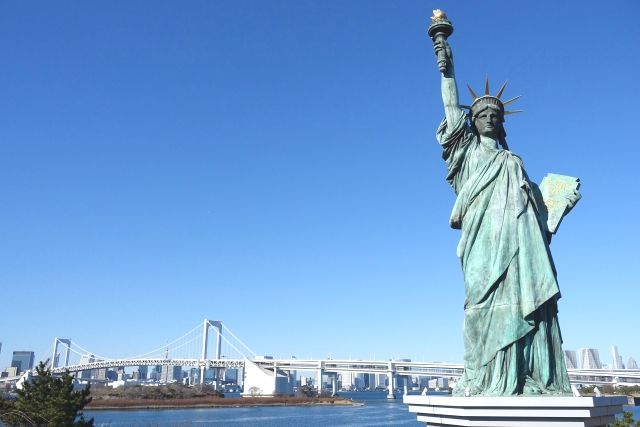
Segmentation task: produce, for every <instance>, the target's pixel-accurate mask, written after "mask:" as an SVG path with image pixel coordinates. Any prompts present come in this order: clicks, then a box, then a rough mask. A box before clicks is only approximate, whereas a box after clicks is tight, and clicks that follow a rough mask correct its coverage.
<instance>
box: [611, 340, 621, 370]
mask: <svg viewBox="0 0 640 427" xmlns="http://www.w3.org/2000/svg"><path fill="white" fill-rule="evenodd" d="M611 354H612V356H613V369H624V362H623V361H622V356H620V353H618V347H617V346H615V345H614V346H613V347H611Z"/></svg>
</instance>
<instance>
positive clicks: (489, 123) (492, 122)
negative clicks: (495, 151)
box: [473, 108, 502, 139]
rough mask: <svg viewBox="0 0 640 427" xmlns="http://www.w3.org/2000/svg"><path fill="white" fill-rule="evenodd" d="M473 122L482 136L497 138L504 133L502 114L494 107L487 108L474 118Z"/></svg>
mask: <svg viewBox="0 0 640 427" xmlns="http://www.w3.org/2000/svg"><path fill="white" fill-rule="evenodd" d="M473 124H474V125H475V127H476V129H478V133H479V134H480V135H482V136H488V137H490V138H494V139H497V138H498V137H499V136H500V134H501V133H502V115H501V114H500V111H498V110H495V109H493V108H485V109H484V110H482V111H480V112H479V113H478V115H477V116H476V117H475V118H474V119H473Z"/></svg>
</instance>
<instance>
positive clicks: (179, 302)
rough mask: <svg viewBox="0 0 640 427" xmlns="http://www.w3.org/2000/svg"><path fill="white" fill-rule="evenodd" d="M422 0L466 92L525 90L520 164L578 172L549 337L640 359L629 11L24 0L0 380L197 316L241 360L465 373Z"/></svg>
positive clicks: (7, 181)
mask: <svg viewBox="0 0 640 427" xmlns="http://www.w3.org/2000/svg"><path fill="white" fill-rule="evenodd" d="M437 7H440V8H442V9H444V10H445V11H446V12H447V14H448V15H449V17H450V18H451V20H452V22H453V25H454V27H455V32H454V33H453V35H452V36H451V39H450V42H451V45H452V47H453V50H454V54H455V59H456V67H457V69H456V73H457V76H458V80H459V82H460V84H461V85H464V84H465V83H466V82H469V83H470V84H471V86H472V87H474V88H478V87H481V85H482V84H483V82H484V79H485V76H489V78H490V82H491V84H492V87H493V88H494V90H495V88H497V87H498V86H499V85H500V84H501V83H502V82H503V81H504V80H507V79H508V81H509V84H508V86H507V89H506V91H505V96H508V97H511V96H516V95H523V97H522V98H521V100H520V101H519V102H518V108H522V109H524V110H525V112H524V113H522V114H518V115H515V116H509V117H507V122H506V130H507V133H508V137H507V138H508V141H509V146H510V148H511V150H513V151H514V152H515V153H517V154H519V155H520V156H522V158H523V160H524V164H525V167H526V170H527V171H528V173H529V174H530V178H531V179H532V180H534V181H536V182H540V180H541V179H542V177H543V176H544V175H545V174H546V173H549V172H553V173H560V174H565V175H572V176H577V177H580V179H581V181H582V188H581V191H582V194H583V199H582V200H581V201H580V203H579V204H578V205H577V207H576V208H575V209H574V211H572V212H571V213H570V214H569V215H568V216H567V218H566V219H565V220H564V221H563V223H562V225H561V227H560V229H559V231H558V234H557V235H556V236H555V237H554V238H553V242H552V244H551V250H552V253H553V256H554V260H555V264H556V267H557V270H558V281H559V285H560V289H561V292H562V298H561V299H560V301H559V310H560V313H559V321H560V326H561V329H562V335H563V338H564V345H563V348H564V349H573V350H578V349H579V348H585V347H590V348H598V349H600V351H601V356H602V359H603V362H606V363H611V360H610V359H611V355H610V353H611V352H610V350H609V349H610V348H611V346H612V345H617V346H618V350H619V352H620V355H621V356H622V357H623V359H624V360H625V361H626V360H627V359H628V357H630V356H632V357H634V358H635V359H638V358H640V342H638V340H637V339H634V338H635V334H634V333H633V332H634V330H633V325H632V323H633V320H632V319H633V317H632V314H633V313H636V311H637V304H638V301H640V286H639V283H638V279H637V271H636V265H637V260H636V259H637V257H638V256H637V255H638V246H637V245H638V242H639V241H640V231H639V229H638V227H637V224H636V222H637V221H636V218H635V217H636V212H635V205H636V200H638V199H639V198H640V197H639V196H640V194H639V192H640V190H639V187H638V185H637V184H636V181H637V177H636V175H637V174H636V171H637V169H638V165H637V162H638V159H639V158H640V148H639V144H638V141H637V139H638V138H637V131H636V122H637V118H636V115H637V114H636V111H637V105H636V104H637V100H638V99H639V96H638V95H640V81H639V79H638V78H637V76H636V74H637V70H638V69H640V61H639V57H638V55H637V46H638V45H639V44H640V28H639V27H638V25H637V22H636V20H637V17H638V16H640V13H639V12H640V5H639V4H638V3H637V2H633V1H614V2H612V3H611V2H610V3H607V5H606V7H603V5H602V3H598V2H595V1H583V2H580V3H574V2H563V3H558V2H551V1H540V2H529V3H527V2H525V3H510V2H500V1H494V0H491V1H487V2H482V3H470V2H467V1H462V0H460V1H447V2H444V3H441V4H438V3H430V2H424V1H417V0H415V1H414V0H407V1H403V2H391V1H377V0H366V1H365V0H354V1H349V2H344V1H338V0H325V1H307V0H296V1H294V0H276V1H270V2H262V1H257V0H239V1H235V0H234V1H224V0H220V1H215V2H209V1H195V0H194V1H183V2H175V1H174V2H171V1H161V2H149V1H135V0H134V1H128V2H120V3H109V2H105V3H94V2H74V3H52V2H44V1H25V2H8V3H4V4H2V6H0V54H1V55H2V58H3V67H0V150H1V153H0V154H1V155H0V182H1V183H2V184H0V203H1V206H0V260H1V262H2V268H0V287H1V289H2V290H3V299H2V302H3V306H2V311H3V320H2V323H1V324H0V325H1V326H0V342H2V352H1V353H0V369H4V368H5V367H6V366H9V365H10V361H11V353H12V351H14V350H31V351H34V352H35V353H36V361H37V360H39V359H41V358H46V357H49V356H50V352H51V349H52V344H53V339H54V337H61V338H70V339H72V340H73V341H75V342H78V343H81V344H82V346H84V347H85V348H87V349H88V350H90V351H92V352H94V353H95V354H100V355H106V356H111V357H122V356H129V355H134V354H140V353H143V352H145V351H147V350H149V349H152V348H156V347H159V346H162V345H163V344H165V343H166V342H167V341H170V340H172V339H174V338H176V337H178V336H180V335H181V334H182V333H184V332H186V331H187V330H189V329H190V328H191V327H192V326H194V325H196V324H198V323H199V322H201V321H202V319H203V318H205V317H207V318H209V319H212V320H214V319H215V320H222V321H223V322H224V323H225V324H228V325H229V327H230V328H231V329H232V330H233V332H234V333H235V334H237V335H238V337H240V338H241V339H242V340H243V341H244V342H246V343H247V344H248V345H250V347H251V348H252V349H254V350H255V351H256V352H258V353H259V354H270V355H274V356H277V357H290V356H291V355H296V356H298V357H307V356H313V357H315V358H321V357H328V356H332V357H334V358H349V357H351V358H369V357H372V356H375V357H376V358H378V359H383V358H391V357H393V358H411V359H414V360H427V361H443V362H452V363H461V362H462V360H463V357H462V356H463V355H462V351H463V348H462V320H463V298H464V292H463V287H464V284H463V280H462V274H461V271H460V265H459V260H458V258H457V257H456V254H455V251H456V245H457V243H458V239H459V237H460V235H459V231H457V230H452V229H450V228H449V226H448V219H449V215H450V212H451V208H452V206H453V202H454V194H453V191H452V190H451V188H450V187H449V186H448V185H447V183H446V181H445V172H446V169H445V166H444V164H443V161H442V159H441V153H440V148H439V147H438V144H437V142H436V140H435V136H434V135H435V131H436V128H437V126H438V123H439V122H440V120H441V117H442V116H443V108H442V102H441V99H440V77H439V74H438V71H437V67H436V61H435V58H434V55H433V48H432V44H431V41H430V40H429V38H428V37H427V35H426V28H427V25H428V23H429V17H430V16H431V11H432V9H435V8H437ZM605 21H607V22H612V21H613V22H615V28H613V31H611V30H609V31H606V32H605V31H603V23H604V22H605ZM459 89H460V93H461V102H462V103H466V102H467V101H468V100H469V95H468V94H467V92H466V88H465V87H460V88H459Z"/></svg>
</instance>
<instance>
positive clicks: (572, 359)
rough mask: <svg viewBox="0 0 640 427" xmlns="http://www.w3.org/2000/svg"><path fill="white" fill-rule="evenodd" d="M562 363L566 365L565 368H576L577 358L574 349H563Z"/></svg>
mask: <svg viewBox="0 0 640 427" xmlns="http://www.w3.org/2000/svg"><path fill="white" fill-rule="evenodd" d="M564 363H565V364H566V365H567V369H577V368H578V358H577V357H576V352H575V351H574V350H565V351H564Z"/></svg>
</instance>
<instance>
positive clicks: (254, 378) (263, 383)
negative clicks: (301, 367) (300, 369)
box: [242, 360, 295, 396]
mask: <svg viewBox="0 0 640 427" xmlns="http://www.w3.org/2000/svg"><path fill="white" fill-rule="evenodd" d="M294 383H295V378H294V377H292V376H291V375H290V374H289V373H287V372H285V371H283V370H281V369H276V371H275V372H274V371H272V370H269V369H266V368H263V367H262V366H260V365H257V364H255V363H253V362H252V361H250V360H245V366H244V391H243V393H242V396H274V395H278V394H284V395H289V394H291V393H293V384H294Z"/></svg>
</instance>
